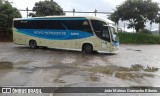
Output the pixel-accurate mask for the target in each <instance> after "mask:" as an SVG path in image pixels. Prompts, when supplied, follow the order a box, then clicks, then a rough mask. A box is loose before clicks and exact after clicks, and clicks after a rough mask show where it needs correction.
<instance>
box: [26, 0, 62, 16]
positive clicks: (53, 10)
mask: <svg viewBox="0 0 160 96" xmlns="http://www.w3.org/2000/svg"><path fill="white" fill-rule="evenodd" d="M33 11H34V12H35V13H30V14H29V16H32V17H38V16H50V15H64V12H63V9H62V8H61V7H60V6H59V5H58V4H57V3H56V2H55V1H53V0H50V1H48V0H46V1H39V2H38V3H35V6H34V7H33Z"/></svg>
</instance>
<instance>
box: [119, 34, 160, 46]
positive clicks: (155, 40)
mask: <svg viewBox="0 0 160 96" xmlns="http://www.w3.org/2000/svg"><path fill="white" fill-rule="evenodd" d="M119 39H120V43H132V44H160V35H153V34H144V33H119Z"/></svg>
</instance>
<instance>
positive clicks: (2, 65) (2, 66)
mask: <svg viewBox="0 0 160 96" xmlns="http://www.w3.org/2000/svg"><path fill="white" fill-rule="evenodd" d="M12 68H13V64H12V62H0V70H2V69H12Z"/></svg>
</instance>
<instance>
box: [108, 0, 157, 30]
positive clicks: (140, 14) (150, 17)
mask: <svg viewBox="0 0 160 96" xmlns="http://www.w3.org/2000/svg"><path fill="white" fill-rule="evenodd" d="M159 10H160V8H159V6H158V3H156V2H153V1H152V0H126V1H125V2H124V3H122V4H121V5H119V6H118V7H116V10H115V12H114V13H113V14H112V15H111V20H113V21H115V22H117V21H119V20H122V21H129V24H128V28H134V29H135V30H136V32H138V31H139V30H140V29H144V27H145V23H146V22H148V21H149V22H150V24H152V23H153V22H155V21H156V20H155V18H156V17H157V15H158V11H159Z"/></svg>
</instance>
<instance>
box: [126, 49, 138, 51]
mask: <svg viewBox="0 0 160 96" xmlns="http://www.w3.org/2000/svg"><path fill="white" fill-rule="evenodd" d="M126 50H129V51H141V50H135V49H126Z"/></svg>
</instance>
